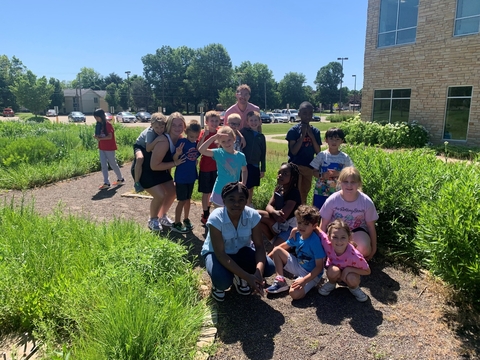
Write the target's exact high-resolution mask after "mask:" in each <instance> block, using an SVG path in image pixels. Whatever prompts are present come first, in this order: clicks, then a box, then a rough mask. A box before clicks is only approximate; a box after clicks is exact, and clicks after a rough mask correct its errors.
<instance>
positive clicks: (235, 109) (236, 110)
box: [223, 103, 260, 130]
mask: <svg viewBox="0 0 480 360" xmlns="http://www.w3.org/2000/svg"><path fill="white" fill-rule="evenodd" d="M250 111H260V108H259V107H258V106H257V105H253V104H252V103H247V108H246V109H245V111H242V110H240V108H239V107H238V103H236V104H235V105H232V106H230V107H229V108H228V109H227V111H225V116H224V118H223V119H224V123H225V125H228V116H229V115H231V114H238V115H240V117H241V118H242V121H241V122H240V127H239V128H238V130H240V129H241V128H243V127H245V126H246V125H247V114H248V113H249V112H250Z"/></svg>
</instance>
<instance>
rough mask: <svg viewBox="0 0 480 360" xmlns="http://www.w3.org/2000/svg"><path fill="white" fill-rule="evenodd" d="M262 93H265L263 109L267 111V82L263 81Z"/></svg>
mask: <svg viewBox="0 0 480 360" xmlns="http://www.w3.org/2000/svg"><path fill="white" fill-rule="evenodd" d="M263 93H264V95H265V111H267V82H266V81H265V82H264V83H263Z"/></svg>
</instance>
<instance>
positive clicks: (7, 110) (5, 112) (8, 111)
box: [3, 108, 15, 117]
mask: <svg viewBox="0 0 480 360" xmlns="http://www.w3.org/2000/svg"><path fill="white" fill-rule="evenodd" d="M3 116H5V117H7V116H15V112H14V111H13V110H12V109H11V108H5V109H3Z"/></svg>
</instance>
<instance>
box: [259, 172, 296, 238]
mask: <svg viewBox="0 0 480 360" xmlns="http://www.w3.org/2000/svg"><path fill="white" fill-rule="evenodd" d="M300 204H301V198H300V192H299V191H298V167H297V165H295V164H294V163H283V164H282V166H280V169H279V170H278V173H277V186H276V187H275V191H274V193H273V195H272V197H271V198H270V201H269V202H268V205H267V207H266V208H265V210H258V213H259V214H260V216H261V217H262V219H261V223H260V225H261V227H262V233H263V234H264V235H265V236H266V237H267V239H268V240H269V241H273V240H274V238H275V237H276V239H275V241H273V242H272V243H273V246H277V245H280V244H281V243H283V242H285V241H286V240H287V239H288V237H289V236H290V232H291V230H292V228H294V227H296V226H297V220H296V218H295V211H296V210H297V208H298V206H299V205H300Z"/></svg>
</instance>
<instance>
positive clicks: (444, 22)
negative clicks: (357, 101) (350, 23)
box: [362, 0, 480, 146]
mask: <svg viewBox="0 0 480 360" xmlns="http://www.w3.org/2000/svg"><path fill="white" fill-rule="evenodd" d="M367 19H368V20H367V33H366V42H365V65H364V84H363V89H362V118H363V119H364V120H373V121H390V122H395V121H410V122H411V121H413V120H417V121H418V122H419V123H420V124H422V125H424V126H425V127H426V128H427V129H428V130H429V131H430V133H431V137H432V141H433V142H435V143H439V142H442V141H444V140H448V141H449V142H458V143H459V144H464V145H475V146H480V0H369V1H368V16H367Z"/></svg>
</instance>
